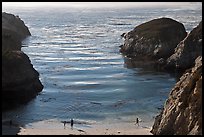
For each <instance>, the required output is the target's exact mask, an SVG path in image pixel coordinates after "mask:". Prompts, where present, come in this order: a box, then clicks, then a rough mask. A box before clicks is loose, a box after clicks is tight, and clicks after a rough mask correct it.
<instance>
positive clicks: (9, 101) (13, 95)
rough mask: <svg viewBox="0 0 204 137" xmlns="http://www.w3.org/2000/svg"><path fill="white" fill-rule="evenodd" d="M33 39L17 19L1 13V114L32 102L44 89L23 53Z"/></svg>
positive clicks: (26, 28) (11, 15)
mask: <svg viewBox="0 0 204 137" xmlns="http://www.w3.org/2000/svg"><path fill="white" fill-rule="evenodd" d="M30 35H31V33H30V31H29V30H28V27H27V26H25V24H24V22H23V21H22V20H21V19H20V18H19V17H18V16H15V15H13V14H9V13H5V12H3V13H2V91H1V92H2V94H1V95H2V110H6V109H10V108H13V107H15V106H17V105H19V104H22V103H26V102H28V101H30V100H31V99H32V98H34V97H35V96H36V95H37V94H38V93H39V92H40V91H42V89H43V85H42V83H41V82H40V80H39V73H38V72H37V71H36V70H35V69H34V68H33V65H32V64H31V61H30V59H29V57H28V56H27V55H26V54H25V53H23V52H22V51H21V47H22V44H21V42H22V40H24V39H25V38H26V37H27V36H30Z"/></svg>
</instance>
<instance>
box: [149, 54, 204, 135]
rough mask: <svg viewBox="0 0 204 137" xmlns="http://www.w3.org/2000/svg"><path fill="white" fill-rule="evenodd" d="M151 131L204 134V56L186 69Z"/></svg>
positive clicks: (161, 133)
mask: <svg viewBox="0 0 204 137" xmlns="http://www.w3.org/2000/svg"><path fill="white" fill-rule="evenodd" d="M151 132H152V133H153V134H155V135H201V134H202V56H199V57H197V59H196V60H195V66H194V67H192V68H191V69H190V70H188V71H186V72H185V73H184V74H183V75H182V77H181V78H180V80H179V81H178V82H177V83H176V85H175V86H174V88H173V89H172V90H171V92H170V94H169V98H168V99H167V100H166V102H165V105H164V109H163V110H162V112H161V113H160V114H159V115H158V116H157V117H156V119H155V123H154V125H153V128H152V130H151Z"/></svg>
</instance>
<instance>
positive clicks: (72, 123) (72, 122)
mask: <svg viewBox="0 0 204 137" xmlns="http://www.w3.org/2000/svg"><path fill="white" fill-rule="evenodd" d="M73 125H74V120H73V119H71V128H72V129H73Z"/></svg>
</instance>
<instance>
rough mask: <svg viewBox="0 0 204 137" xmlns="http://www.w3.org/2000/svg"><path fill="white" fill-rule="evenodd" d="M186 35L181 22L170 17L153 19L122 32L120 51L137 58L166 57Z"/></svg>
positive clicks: (152, 58)
mask: <svg viewBox="0 0 204 137" xmlns="http://www.w3.org/2000/svg"><path fill="white" fill-rule="evenodd" d="M186 35H187V32H186V30H185V28H184V25H183V24H182V23H179V22H177V21H175V20H173V19H170V18H158V19H153V20H151V21H148V22H146V23H143V24H141V25H139V26H137V27H135V28H134V29H133V30H132V31H130V32H128V33H126V34H123V35H122V36H123V37H124V38H125V41H124V44H123V45H122V46H121V49H120V52H122V53H123V54H125V55H126V56H128V57H131V58H134V59H138V60H141V59H145V60H158V59H160V58H164V59H167V58H168V57H169V56H170V55H172V54H173V53H174V48H175V47H176V46H177V45H178V43H179V42H180V41H181V40H183V39H184V38H185V37H186Z"/></svg>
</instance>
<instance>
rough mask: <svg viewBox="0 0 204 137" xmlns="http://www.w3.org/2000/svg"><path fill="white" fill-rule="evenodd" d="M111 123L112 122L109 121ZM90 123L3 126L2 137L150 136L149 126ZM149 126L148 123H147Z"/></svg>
mask: <svg viewBox="0 0 204 137" xmlns="http://www.w3.org/2000/svg"><path fill="white" fill-rule="evenodd" d="M111 122H112V121H111ZM111 122H108V121H105V122H90V123H89V124H86V125H84V124H74V126H73V128H71V126H70V123H67V124H66V125H65V126H64V124H63V123H61V122H59V121H57V120H45V121H39V122H36V123H30V124H28V125H26V126H24V127H22V126H21V127H20V126H19V127H18V126H10V125H5V124H4V125H3V126H2V131H3V132H2V134H3V135H9V134H10V135H152V134H151V133H150V130H151V126H150V127H147V126H144V125H145V124H148V123H145V124H143V123H142V124H140V125H139V126H138V125H136V124H135V123H134V122H125V123H124V122H121V123H120V122H119V123H118V122H112V123H111ZM149 124H150V123H149Z"/></svg>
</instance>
